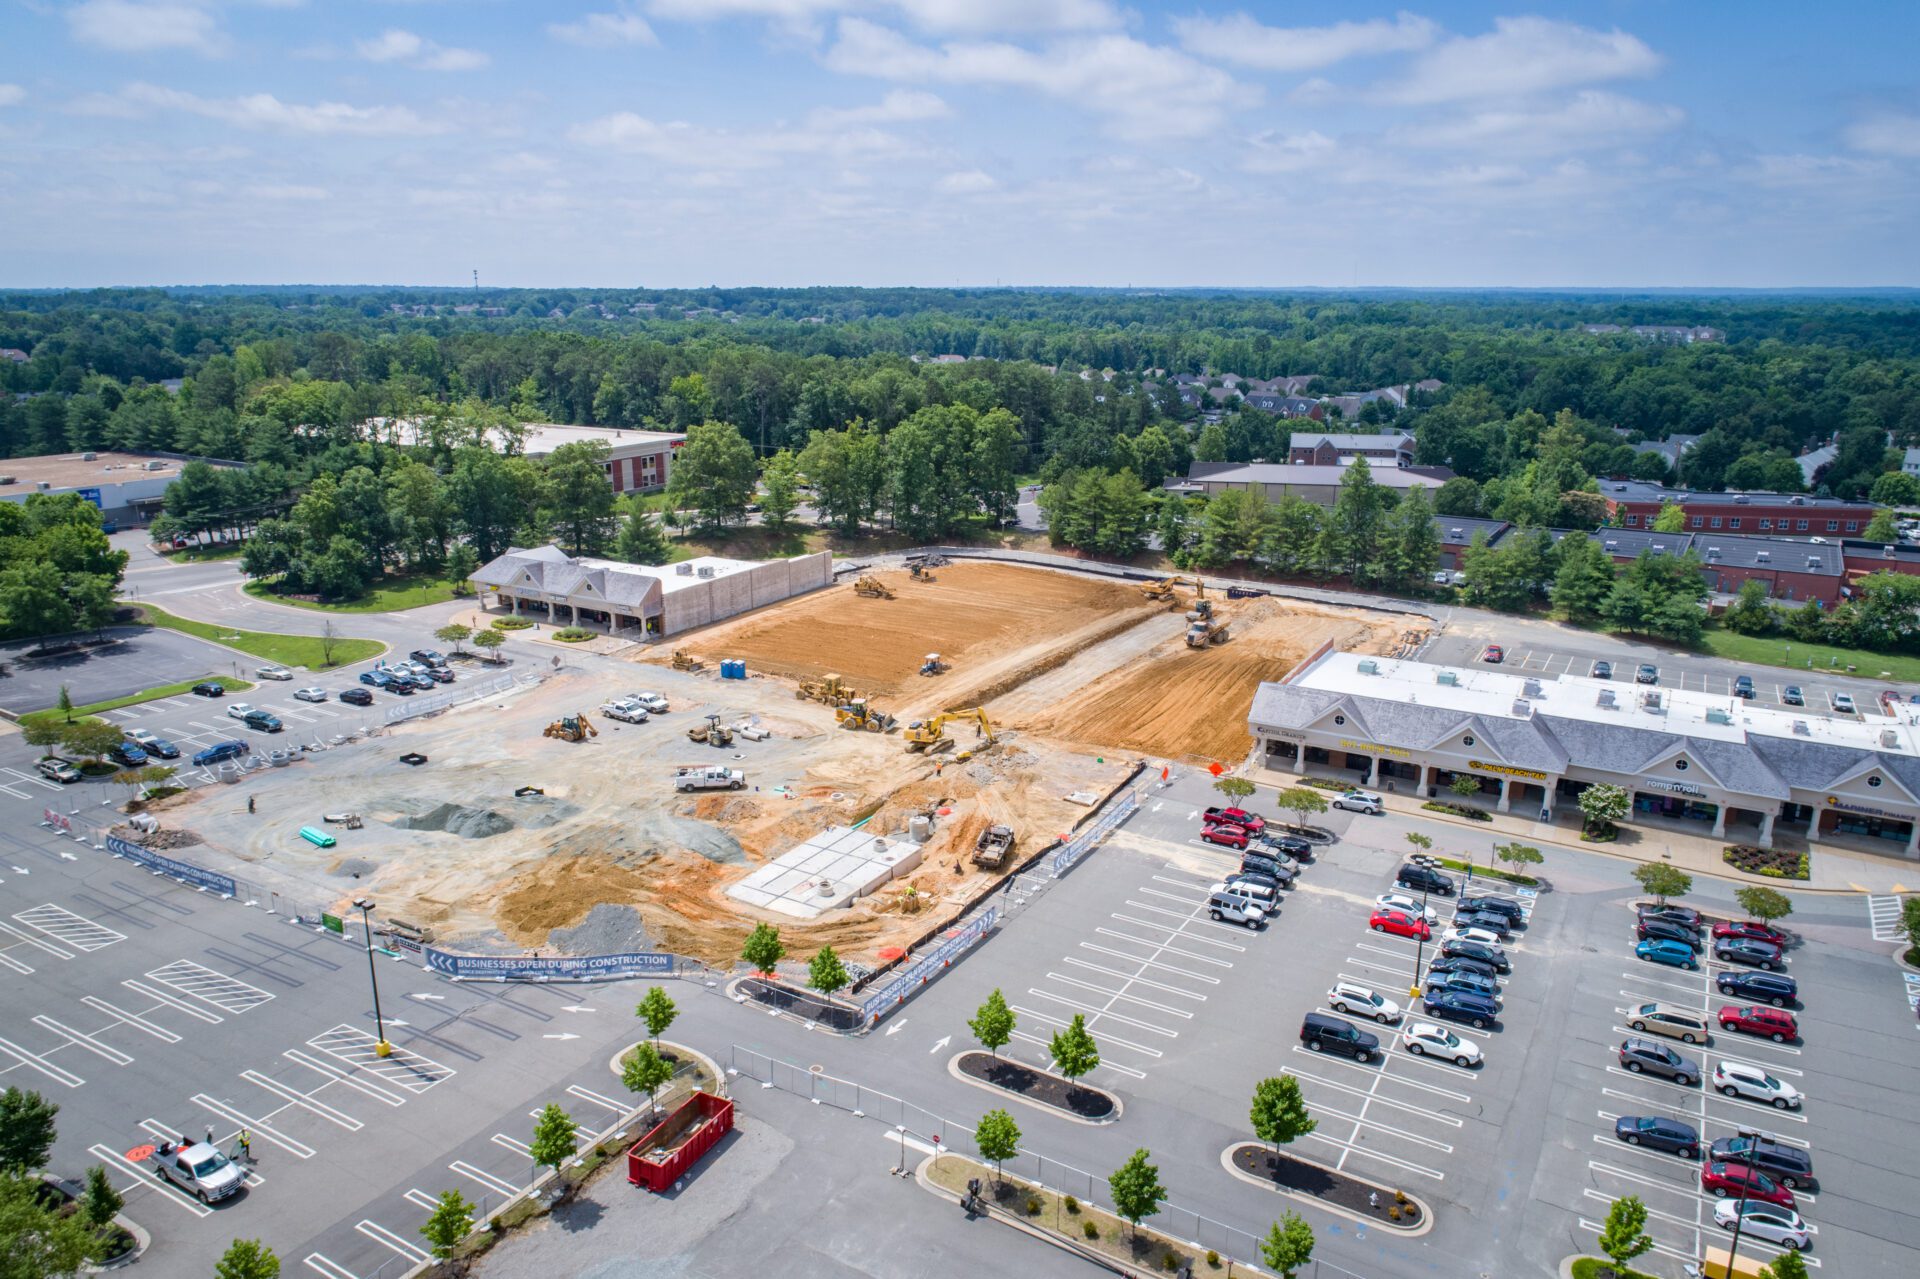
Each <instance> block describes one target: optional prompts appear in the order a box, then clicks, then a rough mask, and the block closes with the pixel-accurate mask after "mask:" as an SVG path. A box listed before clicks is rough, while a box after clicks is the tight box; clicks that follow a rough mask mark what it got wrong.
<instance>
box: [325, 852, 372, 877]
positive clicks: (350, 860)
mask: <svg viewBox="0 0 1920 1279" xmlns="http://www.w3.org/2000/svg"><path fill="white" fill-rule="evenodd" d="M379 869H380V867H379V865H378V863H375V862H370V861H368V860H367V859H366V858H364V857H343V858H341V859H340V860H339V861H337V862H335V863H334V864H333V865H332V866H330V867H328V870H329V872H330V873H332V874H335V875H338V876H340V877H341V878H343V879H365V878H366V877H367V876H369V875H371V874H373V872H375V871H376V870H379Z"/></svg>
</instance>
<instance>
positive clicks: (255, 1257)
mask: <svg viewBox="0 0 1920 1279" xmlns="http://www.w3.org/2000/svg"><path fill="white" fill-rule="evenodd" d="M213 1279H280V1258H279V1257H278V1256H276V1255H275V1254H274V1251H273V1249H271V1248H269V1247H267V1245H265V1244H263V1243H261V1242H260V1241H259V1240H258V1239H236V1240H234V1241H233V1242H232V1243H230V1244H228V1245H227V1250H226V1251H225V1252H224V1253H221V1254H220V1260H219V1261H217V1262H215V1263H214V1267H213Z"/></svg>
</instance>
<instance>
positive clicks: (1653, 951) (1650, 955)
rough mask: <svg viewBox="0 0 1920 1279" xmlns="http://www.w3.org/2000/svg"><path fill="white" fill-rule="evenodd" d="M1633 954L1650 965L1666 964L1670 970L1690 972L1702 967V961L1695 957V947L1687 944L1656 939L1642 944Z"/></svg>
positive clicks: (1635, 948)
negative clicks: (1681, 969)
mask: <svg viewBox="0 0 1920 1279" xmlns="http://www.w3.org/2000/svg"><path fill="white" fill-rule="evenodd" d="M1633 953H1634V954H1635V955H1636V956H1638V957H1639V958H1641V959H1644V960H1646V961H1647V962H1648V963H1650V964H1666V965H1667V966H1668V967H1670V968H1685V969H1687V970H1688V971H1689V972H1691V971H1693V970H1694V969H1697V968H1699V967H1700V961H1699V960H1697V959H1695V958H1694V956H1693V947H1691V946H1689V945H1687V944H1686V943H1685V942H1679V941H1669V940H1667V939H1665V938H1656V939H1654V940H1651V941H1643V942H1641V943H1640V944H1639V945H1638V946H1635V947H1634V948H1633Z"/></svg>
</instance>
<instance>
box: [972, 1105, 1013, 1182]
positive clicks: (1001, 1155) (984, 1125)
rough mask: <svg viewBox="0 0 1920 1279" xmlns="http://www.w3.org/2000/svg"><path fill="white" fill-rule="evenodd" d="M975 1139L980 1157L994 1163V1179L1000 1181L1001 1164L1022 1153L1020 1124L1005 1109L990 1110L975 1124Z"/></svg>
mask: <svg viewBox="0 0 1920 1279" xmlns="http://www.w3.org/2000/svg"><path fill="white" fill-rule="evenodd" d="M973 1140H974V1144H975V1145H977V1146H978V1147H979V1148H980V1157H981V1158H982V1159H985V1160H988V1161H990V1162H991V1163H992V1164H993V1179H994V1180H995V1181H999V1180H1000V1179H1001V1178H1000V1165H1001V1164H1003V1163H1005V1162H1006V1161H1007V1160H1009V1159H1011V1158H1013V1157H1014V1156H1015V1155H1017V1154H1019V1153H1020V1125H1018V1124H1016V1123H1014V1122H1013V1116H1012V1115H1009V1114H1008V1113H1007V1112H1006V1111H1004V1110H997V1109H996V1110H989V1111H988V1112H987V1113H986V1114H984V1115H982V1116H980V1122H979V1123H978V1124H976V1125H975V1126H974V1129H973Z"/></svg>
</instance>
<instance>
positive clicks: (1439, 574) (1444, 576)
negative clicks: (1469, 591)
mask: <svg viewBox="0 0 1920 1279" xmlns="http://www.w3.org/2000/svg"><path fill="white" fill-rule="evenodd" d="M1431 580H1432V582H1433V584H1434V585H1435V586H1445V585H1447V584H1448V583H1449V582H1451V581H1452V580H1453V577H1452V575H1451V574H1449V573H1448V572H1447V570H1445V569H1443V568H1442V569H1435V570H1434V574H1433V577H1432V579H1431Z"/></svg>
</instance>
